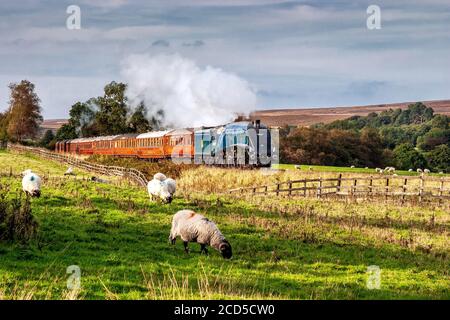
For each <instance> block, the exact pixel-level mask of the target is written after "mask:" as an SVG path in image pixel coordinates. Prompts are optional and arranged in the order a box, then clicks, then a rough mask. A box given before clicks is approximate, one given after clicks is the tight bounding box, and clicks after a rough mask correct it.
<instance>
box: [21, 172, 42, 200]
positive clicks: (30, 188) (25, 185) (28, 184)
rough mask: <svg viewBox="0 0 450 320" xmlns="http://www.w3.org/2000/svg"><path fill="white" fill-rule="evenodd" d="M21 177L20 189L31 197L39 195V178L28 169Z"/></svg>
mask: <svg viewBox="0 0 450 320" xmlns="http://www.w3.org/2000/svg"><path fill="white" fill-rule="evenodd" d="M22 174H23V178H22V190H23V191H24V192H25V193H26V194H27V195H30V196H32V197H38V198H39V197H40V196H41V178H40V177H39V176H38V175H37V174H35V173H34V172H32V171H31V170H30V169H28V170H25V171H24V172H23V173H22Z"/></svg>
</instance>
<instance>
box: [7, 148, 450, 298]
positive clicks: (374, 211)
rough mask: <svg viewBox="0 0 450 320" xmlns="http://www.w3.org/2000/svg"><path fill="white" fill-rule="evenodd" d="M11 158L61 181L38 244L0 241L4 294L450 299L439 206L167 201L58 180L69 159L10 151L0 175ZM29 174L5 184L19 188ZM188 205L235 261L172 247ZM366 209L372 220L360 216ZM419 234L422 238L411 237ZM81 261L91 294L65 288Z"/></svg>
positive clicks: (51, 194) (36, 206)
mask: <svg viewBox="0 0 450 320" xmlns="http://www.w3.org/2000/svg"><path fill="white" fill-rule="evenodd" d="M10 167H11V168H12V169H13V170H14V171H17V172H20V171H19V170H23V169H26V168H32V169H34V170H35V171H36V172H38V173H40V174H45V173H46V172H50V175H51V176H53V177H54V178H52V179H47V180H46V181H44V184H43V188H42V196H41V198H39V199H33V200H32V209H33V213H34V215H35V216H36V218H37V220H38V222H39V225H40V227H39V232H38V237H37V238H36V239H35V240H33V241H32V242H31V243H30V244H28V245H20V244H16V243H10V242H0V298H2V297H3V298H15V299H19V298H28V299H29V298H32V299H60V298H73V297H77V298H81V299H105V298H107V299H160V298H168V299H178V298H188V299H216V298H220V299H230V298H237V299H251V298H256V299H259V298H274V299H277V298H281V299H400V298H408V299H409V298H411V299H419V298H425V299H448V298H450V292H449V287H450V281H449V271H448V270H449V266H450V265H449V258H448V257H449V255H448V234H449V223H448V212H443V211H442V210H439V209H436V210H428V209H427V210H422V209H417V210H416V209H414V208H412V209H404V210H409V211H401V210H403V209H399V208H396V207H386V206H381V207H377V206H376V205H372V206H364V205H353V206H347V205H345V204H342V203H339V204H333V203H325V202H319V201H316V200H296V201H295V202H294V201H288V200H281V201H278V202H276V203H275V202H270V201H269V200H270V199H265V200H264V201H266V202H264V203H257V202H256V201H247V202H246V201H236V200H230V199H228V200H227V199H217V198H216V197H215V196H200V197H192V198H190V199H189V200H188V199H183V198H176V199H175V201H174V202H173V203H172V204H170V205H161V204H155V203H150V201H149V200H148V196H147V194H146V192H145V190H143V189H136V188H134V187H121V186H119V185H114V184H98V183H93V182H90V181H85V180H75V179H63V178H58V177H61V175H62V173H63V172H64V171H65V170H66V167H64V166H62V165H59V164H57V163H54V162H50V161H45V160H41V159H38V158H36V157H35V156H30V155H28V156H24V155H16V154H10V153H7V152H0V172H7V171H8V170H9V168H10ZM79 173H81V172H80V171H79ZM19 180H20V179H17V178H10V177H2V178H0V183H8V184H11V185H12V189H13V190H17V192H20V181H19ZM287 206H291V208H290V209H289V208H287ZM184 208H191V209H194V210H196V211H198V212H200V213H202V214H205V215H206V216H208V217H209V218H210V219H212V220H214V221H215V222H217V224H218V225H219V227H220V229H221V231H222V232H223V233H224V234H225V235H226V236H227V238H229V240H230V242H231V244H232V246H233V254H234V257H233V259H231V260H224V259H222V258H221V256H220V255H219V254H218V253H217V252H214V251H213V250H212V249H210V255H209V256H204V255H200V254H199V249H200V248H199V246H198V245H196V244H191V245H190V246H191V253H190V254H189V255H187V254H185V253H184V251H183V246H182V244H181V243H180V241H179V240H178V241H177V244H176V246H171V245H169V244H168V240H167V239H168V234H169V230H170V223H171V217H172V215H173V214H174V213H175V212H176V211H177V210H180V209H184ZM380 208H382V209H380ZM358 210H361V213H362V214H363V215H364V219H363V218H361V217H360V218H361V219H355V217H354V215H355V213H357V212H358ZM431 216H435V218H434V220H433V225H432V226H431V225H430V223H429V221H430V217H431ZM375 231H376V232H375ZM409 238H414V239H415V240H414V243H415V241H416V240H417V242H418V243H420V244H421V245H416V246H414V245H411V244H408V243H406V244H405V243H404V241H403V240H404V239H409ZM423 238H425V240H422V239H423ZM402 241H403V242H402ZM427 241H428V242H429V243H430V244H432V245H433V246H432V247H431V248H425V247H424V245H423V242H424V243H426V242H427ZM445 241H447V245H445ZM443 242H444V243H443ZM70 265H78V266H79V267H80V268H81V285H82V288H81V291H80V292H75V293H71V292H70V291H69V290H67V289H66V280H67V278H68V277H69V275H68V274H66V269H67V267H68V266H70ZM369 265H378V266H379V267H380V268H381V270H382V278H381V289H380V290H369V289H367V288H366V280H367V273H366V270H367V267H368V266H369Z"/></svg>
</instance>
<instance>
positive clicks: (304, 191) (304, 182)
mask: <svg viewBox="0 0 450 320" xmlns="http://www.w3.org/2000/svg"><path fill="white" fill-rule="evenodd" d="M303 196H304V197H305V198H306V178H305V179H304V180H303Z"/></svg>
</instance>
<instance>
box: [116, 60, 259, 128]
mask: <svg viewBox="0 0 450 320" xmlns="http://www.w3.org/2000/svg"><path fill="white" fill-rule="evenodd" d="M121 74H122V76H123V78H124V80H125V82H126V83H127V84H128V88H127V97H128V99H129V101H130V103H131V105H132V106H137V105H138V104H139V103H140V102H141V101H143V102H144V103H145V105H146V107H147V108H148V110H149V114H148V115H149V117H155V118H158V114H157V112H158V110H163V111H164V117H163V119H160V120H161V121H162V124H163V125H164V126H166V127H173V128H181V127H198V126H214V125H220V124H224V123H227V122H230V121H233V120H234V119H235V117H236V115H237V114H244V115H247V114H248V113H249V112H250V111H253V110H254V109H255V107H256V94H255V91H254V90H253V88H252V87H251V86H250V84H249V83H248V82H247V81H245V80H244V79H241V78H239V77H238V76H236V75H234V74H231V73H228V72H225V71H223V70H221V69H219V68H214V67H211V66H207V67H205V68H201V67H199V66H198V65H196V63H195V62H194V61H192V60H189V59H186V58H184V57H182V56H180V55H178V54H170V55H156V56H151V55H146V54H139V55H131V56H129V57H127V58H126V59H125V60H124V61H123V62H122V70H121Z"/></svg>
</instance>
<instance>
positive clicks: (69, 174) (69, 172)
mask: <svg viewBox="0 0 450 320" xmlns="http://www.w3.org/2000/svg"><path fill="white" fill-rule="evenodd" d="M64 175H65V176H74V175H75V173H74V172H73V168H72V167H69V168H67V171H66V172H64Z"/></svg>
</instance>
